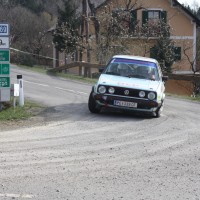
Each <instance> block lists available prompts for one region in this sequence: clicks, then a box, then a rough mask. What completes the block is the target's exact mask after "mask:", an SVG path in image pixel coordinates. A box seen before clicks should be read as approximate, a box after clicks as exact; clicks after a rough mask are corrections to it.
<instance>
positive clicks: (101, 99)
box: [93, 93, 161, 113]
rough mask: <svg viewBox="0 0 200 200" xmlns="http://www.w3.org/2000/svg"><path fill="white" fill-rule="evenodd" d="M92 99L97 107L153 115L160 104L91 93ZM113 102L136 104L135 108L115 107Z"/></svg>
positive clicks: (139, 99) (146, 100)
mask: <svg viewBox="0 0 200 200" xmlns="http://www.w3.org/2000/svg"><path fill="white" fill-rule="evenodd" d="M93 97H94V99H95V101H96V103H97V105H98V106H99V107H110V108H115V109H122V110H130V111H135V112H143V113H154V112H156V110H157V109H158V108H159V107H160V106H161V103H158V102H156V101H151V100H148V99H142V98H134V97H126V96H118V95H107V94H96V93H93ZM114 101H121V102H132V103H135V104H136V107H129V106H119V105H115V104H114Z"/></svg>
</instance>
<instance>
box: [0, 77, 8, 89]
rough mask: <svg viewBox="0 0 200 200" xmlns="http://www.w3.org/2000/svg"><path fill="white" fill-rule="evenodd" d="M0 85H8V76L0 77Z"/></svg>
mask: <svg viewBox="0 0 200 200" xmlns="http://www.w3.org/2000/svg"><path fill="white" fill-rule="evenodd" d="M0 87H3V88H5V87H10V77H0Z"/></svg>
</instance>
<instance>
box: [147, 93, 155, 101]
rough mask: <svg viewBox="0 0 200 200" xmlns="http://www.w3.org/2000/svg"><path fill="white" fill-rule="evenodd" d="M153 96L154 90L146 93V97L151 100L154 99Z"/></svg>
mask: <svg viewBox="0 0 200 200" xmlns="http://www.w3.org/2000/svg"><path fill="white" fill-rule="evenodd" d="M155 98H156V95H155V93H154V92H149V94H148V99H150V100H153V99H155Z"/></svg>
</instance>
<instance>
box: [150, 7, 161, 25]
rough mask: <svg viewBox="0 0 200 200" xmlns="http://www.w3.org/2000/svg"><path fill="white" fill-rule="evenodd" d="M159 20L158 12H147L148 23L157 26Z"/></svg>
mask: <svg viewBox="0 0 200 200" xmlns="http://www.w3.org/2000/svg"><path fill="white" fill-rule="evenodd" d="M159 20H160V11H158V10H157V11H155V10H152V11H148V23H150V24H157V23H158V22H159Z"/></svg>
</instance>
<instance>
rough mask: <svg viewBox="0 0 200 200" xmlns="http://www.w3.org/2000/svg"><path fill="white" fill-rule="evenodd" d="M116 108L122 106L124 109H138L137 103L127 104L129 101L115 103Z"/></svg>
mask: <svg viewBox="0 0 200 200" xmlns="http://www.w3.org/2000/svg"><path fill="white" fill-rule="evenodd" d="M114 105H115V106H122V107H130V108H137V103H134V102H127V101H118V100H115V101H114Z"/></svg>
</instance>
